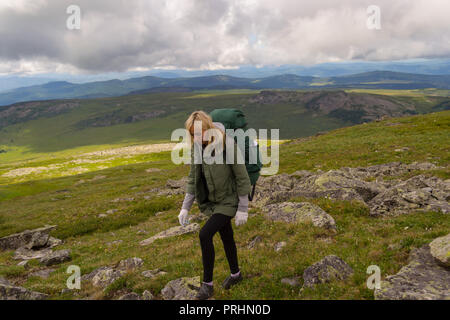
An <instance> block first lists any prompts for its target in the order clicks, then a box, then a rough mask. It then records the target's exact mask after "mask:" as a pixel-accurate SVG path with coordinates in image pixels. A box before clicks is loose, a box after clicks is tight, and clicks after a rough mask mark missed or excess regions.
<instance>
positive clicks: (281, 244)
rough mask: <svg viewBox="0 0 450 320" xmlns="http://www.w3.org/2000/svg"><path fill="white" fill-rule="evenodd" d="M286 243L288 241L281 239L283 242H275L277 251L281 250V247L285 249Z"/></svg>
mask: <svg viewBox="0 0 450 320" xmlns="http://www.w3.org/2000/svg"><path fill="white" fill-rule="evenodd" d="M285 245H286V242H285V241H281V242H278V243H276V244H275V248H274V249H275V251H276V252H278V251H280V250H281V249H283V247H284V246H285Z"/></svg>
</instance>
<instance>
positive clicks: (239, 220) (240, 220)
mask: <svg viewBox="0 0 450 320" xmlns="http://www.w3.org/2000/svg"><path fill="white" fill-rule="evenodd" d="M247 219H248V213H247V212H243V211H238V212H236V217H235V224H236V226H240V225H243V224H244V223H246V222H247Z"/></svg>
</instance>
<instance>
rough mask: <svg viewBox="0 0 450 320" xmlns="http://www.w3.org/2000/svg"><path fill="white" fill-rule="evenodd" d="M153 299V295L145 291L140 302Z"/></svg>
mask: <svg viewBox="0 0 450 320" xmlns="http://www.w3.org/2000/svg"><path fill="white" fill-rule="evenodd" d="M154 299H155V297H154V296H153V294H152V293H151V292H150V291H148V290H145V291H144V292H143V293H142V300H154Z"/></svg>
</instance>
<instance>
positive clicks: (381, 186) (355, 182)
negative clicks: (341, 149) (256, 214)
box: [249, 162, 450, 216]
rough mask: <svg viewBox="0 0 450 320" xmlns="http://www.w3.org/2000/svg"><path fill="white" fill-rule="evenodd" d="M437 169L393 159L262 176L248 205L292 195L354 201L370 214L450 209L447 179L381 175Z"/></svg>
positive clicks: (446, 210)
mask: <svg viewBox="0 0 450 320" xmlns="http://www.w3.org/2000/svg"><path fill="white" fill-rule="evenodd" d="M436 168H438V167H437V166H436V165H434V164H432V163H428V162H424V163H411V164H404V163H401V162H392V163H386V164H380V165H374V166H369V167H359V168H348V167H342V168H340V169H335V170H329V171H327V172H323V171H320V170H318V171H315V172H313V171H306V170H299V171H296V172H294V173H292V174H286V173H283V174H279V175H274V176H270V177H261V178H260V179H259V180H258V188H256V192H255V197H254V200H253V201H252V202H251V203H250V204H249V205H251V206H255V207H259V208H262V209H264V207H265V206H266V205H267V204H273V203H279V202H285V201H288V200H289V199H291V198H293V197H305V198H331V199H336V200H357V201H360V202H361V203H363V204H366V205H367V206H368V207H369V208H370V213H371V215H373V216H378V215H399V214H405V213H409V212H413V211H417V210H420V211H441V212H443V213H448V212H450V205H449V203H448V202H449V200H450V197H449V196H448V195H449V194H450V181H449V180H445V181H443V180H441V179H439V178H436V177H426V176H424V175H420V174H419V175H417V176H414V177H412V178H410V179H407V180H406V181H402V180H400V179H398V178H397V179H386V180H385V179H383V178H384V177H392V176H401V175H403V174H407V173H411V172H415V171H420V170H432V169H436Z"/></svg>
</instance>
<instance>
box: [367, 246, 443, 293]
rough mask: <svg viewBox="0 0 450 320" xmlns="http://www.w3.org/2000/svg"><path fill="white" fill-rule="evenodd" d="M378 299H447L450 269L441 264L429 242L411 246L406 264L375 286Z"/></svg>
mask: <svg viewBox="0 0 450 320" xmlns="http://www.w3.org/2000/svg"><path fill="white" fill-rule="evenodd" d="M374 295H375V299H377V300H449V299H450V270H449V269H447V268H445V267H442V266H440V265H439V264H438V263H437V261H436V259H434V257H433V256H432V255H431V253H430V247H429V245H425V246H423V247H422V248H420V249H414V250H412V251H411V253H410V256H409V263H408V265H406V266H404V267H403V268H401V269H400V271H399V272H398V273H397V274H395V275H392V276H387V277H386V279H385V280H384V281H382V282H381V284H380V289H375V292H374Z"/></svg>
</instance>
